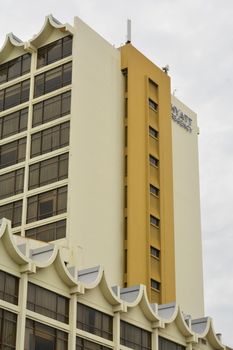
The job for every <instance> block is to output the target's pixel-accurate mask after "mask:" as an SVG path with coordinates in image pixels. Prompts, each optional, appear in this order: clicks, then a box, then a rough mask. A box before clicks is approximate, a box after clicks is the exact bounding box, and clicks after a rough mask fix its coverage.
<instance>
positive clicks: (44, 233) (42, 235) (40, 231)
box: [25, 220, 66, 242]
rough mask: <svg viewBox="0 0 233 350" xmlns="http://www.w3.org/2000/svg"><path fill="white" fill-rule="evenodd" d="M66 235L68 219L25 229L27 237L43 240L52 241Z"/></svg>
mask: <svg viewBox="0 0 233 350" xmlns="http://www.w3.org/2000/svg"><path fill="white" fill-rule="evenodd" d="M65 236H66V220H60V221H56V222H52V223H51V224H47V225H43V226H39V227H35V228H32V229H29V230H26V231H25V237H28V238H32V239H37V240H39V241H43V242H51V241H55V240H57V239H61V238H64V237H65Z"/></svg>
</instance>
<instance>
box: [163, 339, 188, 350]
mask: <svg viewBox="0 0 233 350" xmlns="http://www.w3.org/2000/svg"><path fill="white" fill-rule="evenodd" d="M185 349H186V347H185V346H183V345H180V344H177V343H174V342H173V341H171V340H168V339H165V338H162V337H159V350H185Z"/></svg>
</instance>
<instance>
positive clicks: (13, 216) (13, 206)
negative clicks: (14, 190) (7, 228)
mask: <svg viewBox="0 0 233 350" xmlns="http://www.w3.org/2000/svg"><path fill="white" fill-rule="evenodd" d="M22 204H23V201H22V200H19V201H16V202H12V203H9V204H5V205H1V206H0V219H2V218H3V217H5V218H6V219H8V220H11V225H12V227H17V226H20V225H21V222H22Z"/></svg>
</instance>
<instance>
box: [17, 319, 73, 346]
mask: <svg viewBox="0 0 233 350" xmlns="http://www.w3.org/2000/svg"><path fill="white" fill-rule="evenodd" d="M55 349H57V350H58V349H59V350H67V349H68V333H65V332H63V331H60V330H59V329H55V328H52V327H49V326H46V325H45V324H42V323H39V322H35V321H32V320H29V319H27V320H26V332H25V346H24V350H55Z"/></svg>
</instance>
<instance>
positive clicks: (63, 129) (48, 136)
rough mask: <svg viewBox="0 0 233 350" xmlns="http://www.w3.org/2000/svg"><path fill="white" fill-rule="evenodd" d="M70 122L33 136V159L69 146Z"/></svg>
mask: <svg viewBox="0 0 233 350" xmlns="http://www.w3.org/2000/svg"><path fill="white" fill-rule="evenodd" d="M69 135H70V122H66V123H62V124H59V125H56V126H53V127H52V128H49V129H45V130H43V131H40V132H37V133H35V134H33V135H32V139H31V158H33V157H36V156H39V155H41V154H44V153H48V152H52V151H55V150H56V149H58V148H62V147H65V146H68V145H69Z"/></svg>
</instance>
